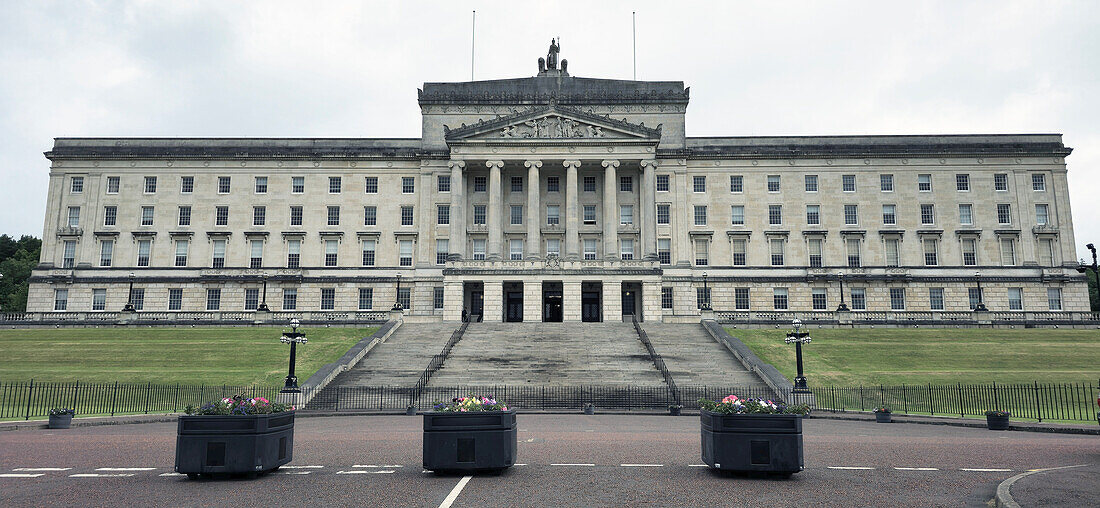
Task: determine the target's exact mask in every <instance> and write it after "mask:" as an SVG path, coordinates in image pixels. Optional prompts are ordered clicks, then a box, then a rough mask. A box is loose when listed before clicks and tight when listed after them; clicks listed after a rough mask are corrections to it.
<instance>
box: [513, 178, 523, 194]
mask: <svg viewBox="0 0 1100 508" xmlns="http://www.w3.org/2000/svg"><path fill="white" fill-rule="evenodd" d="M511 182H512V185H511V187H510V188H511V190H512V192H523V177H522V176H513V177H512V179H511Z"/></svg>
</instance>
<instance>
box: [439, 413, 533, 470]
mask: <svg viewBox="0 0 1100 508" xmlns="http://www.w3.org/2000/svg"><path fill="white" fill-rule="evenodd" d="M515 462H516V411H515V410H514V409H510V410H508V411H475V412H467V413H450V412H435V411H432V412H427V413H424V469H429V470H432V471H436V472H447V471H496V472H500V471H503V470H505V469H507V468H509V467H512V465H513V464H515Z"/></svg>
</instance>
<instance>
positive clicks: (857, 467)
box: [829, 466, 874, 471]
mask: <svg viewBox="0 0 1100 508" xmlns="http://www.w3.org/2000/svg"><path fill="white" fill-rule="evenodd" d="M829 469H854V470H857V471H863V470H869V469H874V468H873V467H863V466H829Z"/></svg>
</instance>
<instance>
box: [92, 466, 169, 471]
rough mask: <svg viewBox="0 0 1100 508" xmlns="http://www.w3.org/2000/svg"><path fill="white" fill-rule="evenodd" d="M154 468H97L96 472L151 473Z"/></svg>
mask: <svg viewBox="0 0 1100 508" xmlns="http://www.w3.org/2000/svg"><path fill="white" fill-rule="evenodd" d="M154 469H156V468H155V467H97V468H95V470H96V471H152V470H154Z"/></svg>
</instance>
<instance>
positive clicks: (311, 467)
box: [282, 466, 359, 469]
mask: <svg viewBox="0 0 1100 508" xmlns="http://www.w3.org/2000/svg"><path fill="white" fill-rule="evenodd" d="M322 467H325V466H282V468H283V469H321V468H322ZM355 467H359V466H355Z"/></svg>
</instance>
